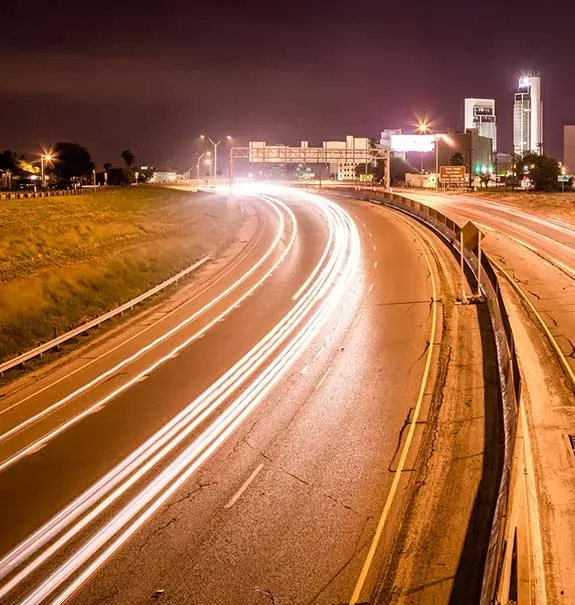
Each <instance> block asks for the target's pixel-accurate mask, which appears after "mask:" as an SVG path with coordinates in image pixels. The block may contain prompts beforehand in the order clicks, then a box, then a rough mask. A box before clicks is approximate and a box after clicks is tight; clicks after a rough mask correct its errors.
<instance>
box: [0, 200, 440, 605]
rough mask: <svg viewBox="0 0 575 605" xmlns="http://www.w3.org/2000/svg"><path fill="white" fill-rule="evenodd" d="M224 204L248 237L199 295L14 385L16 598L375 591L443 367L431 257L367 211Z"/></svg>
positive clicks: (323, 599)
mask: <svg viewBox="0 0 575 605" xmlns="http://www.w3.org/2000/svg"><path fill="white" fill-rule="evenodd" d="M214 203H240V204H242V206H243V207H244V208H245V211H246V213H248V214H249V216H250V219H251V221H252V223H251V224H252V229H251V232H250V233H249V236H246V237H245V239H244V245H243V246H238V248H237V250H236V252H234V254H230V255H229V258H227V259H225V262H223V261H222V262H220V263H219V265H217V266H216V267H215V268H213V269H212V270H211V272H208V274H207V275H205V276H204V278H201V279H200V280H199V281H198V283H195V284H194V283H193V284H192V287H188V289H187V290H186V292H187V298H186V299H185V300H182V298H181V296H180V298H179V299H178V300H179V302H178V304H172V306H171V307H170V306H169V305H168V306H167V307H161V306H160V307H159V308H158V309H155V310H154V311H153V313H151V314H148V315H146V317H145V319H142V320H141V321H138V320H137V319H136V320H135V321H133V322H132V323H130V324H128V325H127V326H126V328H125V329H120V328H119V329H117V330H116V331H115V332H114V333H113V334H112V335H110V337H109V338H103V339H101V342H99V343H97V345H94V346H93V347H91V348H90V347H89V348H88V349H87V351H86V352H85V353H82V354H80V355H78V356H76V357H74V356H72V358H70V359H69V360H67V359H64V360H63V361H61V362H59V363H58V364H57V365H56V366H55V367H54V368H53V369H52V370H51V371H45V372H43V373H40V375H39V376H36V377H34V378H33V379H30V380H28V381H23V382H21V383H18V385H17V387H8V388H7V389H5V392H4V393H3V395H4V396H3V397H2V403H1V407H0V419H1V422H2V435H0V469H1V473H0V502H1V503H0V514H1V515H2V519H3V520H4V523H3V531H2V532H1V534H0V601H1V602H3V603H13V602H18V603H27V604H28V603H43V602H50V603H63V602H68V601H69V602H74V603H94V602H106V603H128V602H130V603H135V602H141V601H144V600H148V599H150V598H163V597H164V596H166V597H168V596H169V598H170V601H171V602H178V603H191V602H193V603H214V602H221V603H257V602H262V603H266V602H270V599H272V600H273V598H276V596H277V599H280V600H278V601H273V602H290V603H292V602H293V603H296V602H317V603H335V602H349V600H350V598H351V595H352V593H353V592H354V589H355V590H356V592H357V594H358V595H359V594H369V593H370V592H371V590H372V588H373V585H374V583H375V581H376V578H377V572H378V568H377V565H378V558H379V557H380V556H381V553H380V552H379V551H378V544H377V542H374V535H376V528H377V525H378V521H381V517H382V508H383V506H384V503H385V502H386V497H387V498H388V499H389V501H390V502H391V501H392V500H393V499H394V498H395V497H397V498H398V499H399V498H400V497H401V493H400V494H399V495H397V496H396V493H397V492H398V491H399V490H398V484H397V483H396V480H399V478H400V476H401V473H400V472H397V473H395V475H394V473H393V472H390V468H391V465H392V462H393V461H394V460H395V461H396V462H397V455H398V451H399V446H400V442H399V441H398V440H399V439H400V433H401V434H403V433H402V427H403V428H405V427H404V423H405V421H406V418H408V414H409V413H410V410H411V409H412V408H414V406H415V405H416V403H417V401H418V396H419V398H421V396H422V395H423V391H424V387H425V380H424V379H426V378H427V375H428V372H429V365H430V361H431V352H428V349H429V347H428V346H427V344H428V340H429V339H430V338H433V330H434V329H435V328H434V325H435V319H434V318H435V317H436V314H437V309H436V305H434V304H431V299H432V287H435V286H434V284H435V281H434V280H433V279H430V267H431V265H430V264H429V262H430V261H429V255H426V254H424V253H422V250H421V249H419V248H418V246H417V245H416V244H415V240H414V234H413V233H412V231H411V229H409V228H406V227H405V225H404V224H403V223H402V222H401V221H397V220H394V219H393V218H392V214H393V213H391V212H390V211H389V210H385V209H382V208H378V207H376V206H373V205H369V204H365V203H362V202H354V201H350V200H346V201H341V200H340V203H339V204H335V203H333V202H331V201H330V200H328V199H326V198H325V197H318V196H314V195H312V194H309V193H303V192H299V193H294V192H291V193H289V192H288V193H286V192H283V193H282V194H281V195H270V194H264V195H239V196H236V197H235V198H232V197H231V196H228V197H227V198H221V197H220V198H216V201H215V202H214ZM398 259H401V262H398ZM422 381H423V382H422ZM406 426H409V423H408V425H406ZM413 426H415V421H414V423H413ZM409 434H410V435H411V432H410V433H409ZM390 489H391V492H390ZM390 493H391V494H392V495H391V496H390ZM370 547H371V548H372V550H373V552H372V555H371V559H370V556H369V552H370ZM366 557H367V558H368V559H369V560H370V561H369V565H366ZM362 572H363V579H362V580H361V582H360V583H359V585H358V579H359V578H360V577H361V576H362ZM358 586H359V588H358ZM274 595H275V596H274ZM272 597H273V598H272ZM358 602H359V601H358Z"/></svg>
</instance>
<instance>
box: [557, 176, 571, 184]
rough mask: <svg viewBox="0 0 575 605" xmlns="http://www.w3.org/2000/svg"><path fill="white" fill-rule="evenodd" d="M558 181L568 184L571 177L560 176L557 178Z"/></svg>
mask: <svg viewBox="0 0 575 605" xmlns="http://www.w3.org/2000/svg"><path fill="white" fill-rule="evenodd" d="M557 180H558V181H559V182H560V183H568V182H569V177H568V176H567V175H566V174H560V175H559V176H558V177H557Z"/></svg>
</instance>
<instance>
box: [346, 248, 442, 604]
mask: <svg viewBox="0 0 575 605" xmlns="http://www.w3.org/2000/svg"><path fill="white" fill-rule="evenodd" d="M419 245H420V247H421V250H422V252H423V255H424V257H425V261H426V263H427V266H428V268H429V274H430V276H431V292H432V299H433V315H432V318H431V334H430V337H429V347H428V349H427V358H426V360H425V368H424V370H423V377H422V379H421V385H420V388H419V394H418V396H417V403H416V404H415V408H414V411H413V416H412V418H411V424H410V425H409V431H408V433H407V437H406V439H405V443H404V444H403V449H402V451H401V457H400V459H399V462H398V464H397V467H396V469H395V473H394V475H393V481H392V483H391V487H390V489H389V493H388V494H387V499H386V501H385V504H384V506H383V511H382V513H381V517H380V518H379V522H378V524H377V528H376V530H375V535H374V536H373V540H372V541H371V545H370V547H369V551H368V553H367V556H366V558H365V562H364V564H363V567H362V569H361V572H360V574H359V578H358V580H357V583H356V585H355V589H354V591H353V595H352V597H351V599H350V602H349V603H350V605H356V603H357V602H358V600H359V597H360V594H361V591H362V589H363V586H364V584H365V580H366V578H367V574H368V573H369V569H370V567H371V564H372V563H373V559H374V557H375V552H376V550H377V547H378V545H379V542H380V540H381V535H382V533H383V529H384V527H385V524H386V522H387V518H388V517H389V512H390V510H391V506H392V504H393V500H394V498H395V495H396V493H397V488H398V487H399V480H400V479H401V475H402V473H403V469H404V468H405V463H406V461H407V455H408V453H409V448H410V446H411V442H412V441H413V436H414V434H415V427H416V425H417V421H418V419H419V413H420V411H421V406H422V403H423V397H424V395H425V389H426V388H427V380H428V379H429V372H430V369H431V360H432V357H433V343H434V342H435V332H436V330H437V286H436V283H435V276H434V273H433V267H432V264H431V260H430V258H429V255H428V253H427V252H426V251H425V248H424V246H423V244H422V243H421V242H419Z"/></svg>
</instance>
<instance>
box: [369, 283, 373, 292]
mask: <svg viewBox="0 0 575 605" xmlns="http://www.w3.org/2000/svg"><path fill="white" fill-rule="evenodd" d="M372 291H373V282H371V284H369V294H371V292H372Z"/></svg>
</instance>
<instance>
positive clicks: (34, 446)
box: [0, 197, 297, 473]
mask: <svg viewBox="0 0 575 605" xmlns="http://www.w3.org/2000/svg"><path fill="white" fill-rule="evenodd" d="M261 199H263V200H264V201H266V202H267V203H269V204H271V205H272V207H273V208H274V210H275V211H276V213H277V214H278V217H279V219H280V223H279V228H278V232H277V234H276V237H275V238H274V240H273V242H272V244H271V245H270V247H269V248H268V250H267V251H266V253H265V254H264V255H263V256H262V257H261V258H260V259H259V260H258V262H257V263H255V264H254V265H253V266H252V267H250V269H249V270H248V271H247V272H246V273H244V274H243V275H242V277H240V278H239V279H238V280H236V282H234V283H233V284H232V285H231V286H229V287H228V288H227V289H226V290H224V291H223V292H222V293H220V294H219V295H218V296H217V297H216V298H214V299H212V300H211V301H210V302H209V303H207V304H206V305H204V307H202V308H201V309H199V310H198V311H196V312H195V313H193V314H192V315H190V316H189V317H188V318H186V319H185V320H184V321H182V322H180V323H179V324H178V325H177V326H175V327H174V328H172V329H171V330H169V331H168V332H166V333H164V334H163V335H162V336H160V337H158V338H157V339H155V340H154V341H152V342H151V343H149V344H148V345H146V346H145V347H143V348H142V349H140V350H139V351H137V352H136V353H134V354H133V355H131V356H130V357H128V358H126V359H124V360H122V361H121V362H120V363H119V364H117V365H116V366H114V367H113V368H111V369H109V370H107V371H106V372H104V373H103V374H100V375H99V376H98V377H96V378H95V379H93V380H92V381H90V382H89V383H87V384H86V385H84V386H82V387H80V388H79V389H77V390H75V391H74V392H72V393H70V394H69V395H67V396H66V397H64V398H62V399H60V400H59V401H57V402H55V403H53V404H52V405H51V406H49V407H47V408H45V409H44V410H42V411H41V412H38V413H37V414H35V415H34V416H31V417H29V418H27V419H26V420H25V421H24V422H22V423H20V424H18V425H16V426H15V427H13V428H12V429H10V430H8V431H6V432H5V433H3V434H1V435H0V443H1V442H2V441H4V440H6V439H8V438H9V437H11V436H13V435H16V434H17V433H19V432H21V431H23V430H24V429H26V428H27V427H28V426H31V425H32V424H34V423H36V422H38V421H39V420H41V419H42V418H44V417H45V416H47V415H48V414H50V413H52V412H54V411H56V410H57V409H59V408H60V407H62V406H64V405H65V404H66V403H68V402H69V401H71V400H72V399H74V398H75V397H77V396H78V395H80V394H82V393H84V392H85V391H87V390H88V389H90V388H92V387H93V386H95V385H96V384H98V383H100V382H102V381H103V380H105V379H106V378H108V377H109V376H111V375H113V374H115V373H116V372H117V371H118V370H120V369H122V368H123V367H125V366H126V365H128V364H129V363H131V362H132V361H134V360H135V359H137V358H138V357H141V356H142V355H143V354H144V353H146V352H148V351H150V350H152V349H153V348H155V347H156V346H157V345H158V344H160V343H161V342H163V341H165V340H166V339H167V338H169V337H170V336H172V335H173V334H174V333H175V332H177V331H179V330H180V329H182V328H183V327H184V326H186V325H188V324H190V323H191V322H192V321H194V320H195V319H197V318H198V317H199V316H200V315H202V314H204V313H205V312H206V311H207V310H209V309H210V308H212V307H213V306H214V305H215V304H216V303H218V302H219V301H220V300H222V299H223V298H224V297H225V296H227V295H228V294H229V293H230V292H231V291H232V290H234V289H236V288H237V287H238V286H239V285H241V284H242V283H243V282H245V280H246V279H247V278H248V277H249V276H250V275H252V274H253V273H254V272H255V271H256V270H257V269H258V268H259V267H260V266H261V265H262V264H263V263H264V262H265V261H266V260H267V259H268V258H269V256H270V255H271V254H272V253H273V252H274V250H275V249H276V248H277V246H278V245H279V243H280V241H281V238H282V236H283V232H284V230H285V219H284V217H283V215H282V214H281V212H279V210H278V208H277V205H279V206H280V207H282V208H283V209H284V211H285V212H287V214H288V216H289V217H290V220H291V222H292V238H291V239H290V244H289V247H290V248H291V245H292V244H293V240H294V239H295V234H296V232H297V221H296V218H295V216H294V215H293V212H292V211H291V210H290V209H289V208H288V207H287V206H285V204H283V203H281V202H280V203H279V204H278V202H277V201H271V200H269V199H268V198H263V197H262V198H261ZM288 252H289V248H286V249H284V251H283V252H282V254H281V256H280V257H279V258H278V259H277V260H276V261H275V263H274V264H273V265H272V267H271V268H270V269H269V270H268V271H267V272H266V273H265V274H264V276H263V277H262V278H260V279H259V280H258V281H257V282H256V284H255V285H253V286H252V287H251V288H250V289H249V290H248V291H247V292H246V293H244V294H243V295H242V296H240V298H239V299H237V300H236V301H234V302H233V303H231V304H230V305H229V306H228V307H227V308H226V309H225V310H224V311H223V312H221V313H220V314H219V315H218V316H217V317H216V318H215V319H214V320H212V321H211V322H209V323H208V324H207V325H206V326H204V327H203V328H202V329H201V330H199V331H198V332H196V333H195V334H193V335H192V336H190V337H189V338H187V339H186V340H184V341H183V342H182V343H180V344H179V345H178V346H177V347H175V348H174V349H172V350H171V351H170V352H169V353H168V354H167V355H165V356H163V357H161V358H160V359H159V360H157V361H155V362H154V363H153V364H151V365H150V366H148V367H147V368H145V369H144V370H142V371H141V372H139V373H138V374H137V375H136V376H134V377H133V378H131V379H130V380H128V381H126V382H125V383H123V384H122V385H121V386H120V387H118V388H116V389H115V390H113V391H112V392H110V393H108V395H106V396H105V397H103V398H102V399H99V400H98V401H96V402H95V403H94V404H92V405H91V406H89V407H88V408H86V409H84V410H83V411H82V412H80V413H78V414H76V415H74V416H72V417H71V418H69V419H68V420H66V422H64V423H62V424H60V425H59V426H58V427H56V428H54V429H52V430H51V431H49V432H48V433H46V434H44V435H42V436H41V437H39V438H38V439H36V440H35V441H34V442H32V443H30V444H29V445H27V446H26V447H24V448H22V449H21V450H19V451H18V452H16V453H15V454H13V455H12V456H10V457H8V458H7V459H5V460H3V461H2V462H1V463H0V473H1V472H2V471H4V470H5V469H7V468H8V467H10V466H12V465H13V464H15V463H16V462H18V461H19V460H21V459H22V458H24V457H26V456H28V455H30V454H32V453H34V452H36V451H38V449H39V448H40V447H42V446H43V445H45V444H46V443H47V442H48V441H51V440H52V439H54V438H55V437H57V436H58V435H60V434H62V433H63V432H65V431H66V430H68V429H69V428H70V427H72V426H73V425H75V424H77V423H78V422H80V420H82V419H83V418H85V417H86V416H89V415H90V414H93V413H94V412H96V411H98V410H99V409H101V408H102V407H103V406H104V405H105V404H106V403H108V402H109V401H111V400H112V399H114V398H115V397H117V396H118V395H120V394H121V393H123V392H124V391H126V390H128V389H129V388H130V387H132V386H133V385H134V384H136V383H138V382H139V381H140V380H142V379H144V378H145V377H147V376H148V375H149V374H151V373H152V372H154V371H155V370H157V369H158V367H160V366H161V365H163V364H164V363H165V362H166V361H168V360H169V359H173V358H174V357H175V356H177V355H178V354H179V353H180V352H181V351H182V350H184V349H185V348H187V347H188V346H189V345H190V344H191V343H192V342H193V341H194V340H197V339H198V338H201V336H203V335H204V334H205V333H206V332H207V331H208V330H209V329H210V328H211V327H212V326H214V325H215V324H216V323H218V322H219V321H221V320H222V319H223V318H224V317H226V316H227V315H228V314H229V313H231V311H233V310H234V309H236V308H237V307H238V305H239V304H240V303H241V302H242V301H244V300H245V299H246V298H247V297H248V296H250V295H251V294H252V293H253V292H254V291H255V290H256V289H257V288H258V287H259V286H260V285H261V284H262V283H263V282H264V281H265V280H266V279H267V278H268V277H269V276H270V275H271V274H272V273H273V271H274V270H275V269H276V268H277V267H278V266H279V265H280V264H281V263H282V262H283V260H284V259H285V257H286V256H287V254H288Z"/></svg>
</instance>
